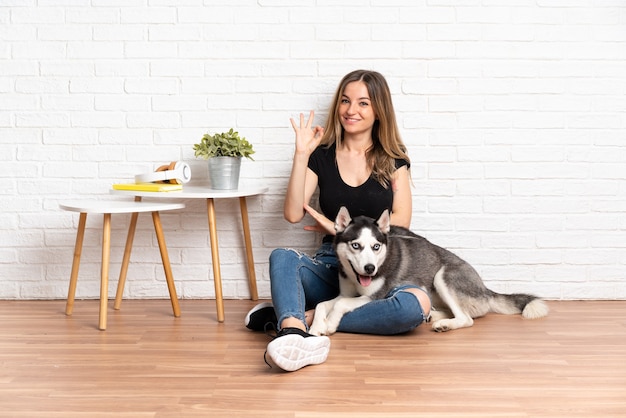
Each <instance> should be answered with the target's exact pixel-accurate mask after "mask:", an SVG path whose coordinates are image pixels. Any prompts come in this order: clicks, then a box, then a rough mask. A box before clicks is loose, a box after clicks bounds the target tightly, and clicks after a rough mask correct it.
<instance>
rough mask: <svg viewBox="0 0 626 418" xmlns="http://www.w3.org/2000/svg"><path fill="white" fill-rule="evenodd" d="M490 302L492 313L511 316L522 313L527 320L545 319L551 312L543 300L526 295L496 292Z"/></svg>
mask: <svg viewBox="0 0 626 418" xmlns="http://www.w3.org/2000/svg"><path fill="white" fill-rule="evenodd" d="M490 302H491V303H490V305H491V306H490V307H491V311H492V312H497V313H501V314H509V315H511V314H518V313H521V314H522V316H523V317H524V318H527V319H537V318H543V317H544V316H546V315H548V310H549V309H548V305H547V304H546V303H545V302H544V301H543V300H542V299H540V298H538V297H537V296H533V295H528V294H525V293H514V294H511V295H503V294H500V293H495V292H494V294H493V296H492V298H491V301H490Z"/></svg>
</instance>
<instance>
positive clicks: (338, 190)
mask: <svg viewBox="0 0 626 418" xmlns="http://www.w3.org/2000/svg"><path fill="white" fill-rule="evenodd" d="M403 166H407V168H409V167H410V164H409V162H408V161H406V160H402V159H396V169H398V168H400V167H403ZM309 168H310V169H311V170H313V172H314V173H315V174H317V179H318V186H319V202H320V209H321V211H322V213H323V214H324V215H325V216H326V217H327V218H328V219H330V220H331V221H334V220H335V218H336V217H337V213H339V208H341V207H342V206H345V207H347V208H348V211H349V212H350V216H351V217H353V218H354V217H356V216H359V215H365V216H369V217H370V218H374V219H378V217H379V216H380V215H381V214H382V213H383V211H384V210H385V209H389V211H390V212H391V208H392V206H393V190H392V189H391V186H389V187H387V188H384V187H383V186H382V185H381V184H380V183H379V182H378V181H376V180H375V179H374V177H373V176H370V178H369V179H367V181H366V182H365V183H363V184H361V185H360V186H357V187H352V186H349V185H347V184H346V183H344V181H343V180H342V179H341V175H340V174H339V167H337V162H336V146H335V145H334V144H333V145H332V146H331V147H329V148H326V146H325V145H324V146H319V147H317V149H316V150H315V151H313V153H312V154H311V156H310V157H309Z"/></svg>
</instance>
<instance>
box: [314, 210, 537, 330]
mask: <svg viewBox="0 0 626 418" xmlns="http://www.w3.org/2000/svg"><path fill="white" fill-rule="evenodd" d="M335 230H336V236H335V241H334V246H335V250H336V252H337V256H338V258H339V262H340V267H339V286H340V295H339V296H338V297H337V298H335V299H332V300H329V301H326V302H322V303H320V304H318V305H317V308H316V310H315V317H314V321H313V324H312V326H311V329H310V331H309V332H310V333H311V334H314V335H331V334H333V333H334V332H335V331H336V330H337V326H338V325H339V322H340V321H341V318H342V317H343V315H344V314H346V313H347V312H350V311H352V310H354V309H356V308H358V307H359V306H362V305H364V304H365V303H367V302H369V301H370V300H373V299H381V298H384V297H385V296H386V295H387V293H388V292H389V291H390V290H391V289H393V288H395V287H397V286H399V285H402V284H416V285H418V286H420V287H421V288H423V289H424V290H425V291H426V292H427V293H428V295H429V296H430V297H431V300H432V302H433V309H432V310H431V316H432V322H433V324H432V328H433V329H434V330H435V331H450V330H453V329H457V328H464V327H470V326H472V324H473V323H474V321H473V318H477V317H480V316H483V315H485V314H487V313H489V312H496V313H501V314H519V313H521V314H522V316H523V317H524V318H531V319H532V318H541V317H543V316H546V315H547V314H548V307H547V305H546V304H545V302H544V301H543V300H541V299H539V298H538V297H536V296H533V295H528V294H519V293H518V294H511V295H505V294H500V293H496V292H493V291H491V290H489V289H488V288H487V287H486V286H485V285H484V283H483V281H482V279H481V278H480V276H479V275H478V273H477V272H476V270H474V268H473V267H472V266H471V265H469V264H468V263H467V262H465V261H463V260H462V259H461V258H459V257H458V256H456V255H455V254H453V253H452V252H450V251H448V250H446V249H444V248H441V247H438V246H437V245H434V244H432V243H430V242H429V241H428V240H426V239H425V238H423V237H421V236H419V235H417V234H414V233H413V232H411V231H410V230H408V229H406V228H402V227H398V226H392V225H391V224H390V216H389V212H388V211H387V210H385V212H383V214H382V215H381V216H380V218H379V219H378V220H377V221H376V220H374V219H372V218H369V217H366V216H358V217H356V218H354V219H351V218H350V214H349V213H348V210H347V209H346V208H345V207H342V208H341V209H340V211H339V214H338V215H337V218H336V220H335Z"/></svg>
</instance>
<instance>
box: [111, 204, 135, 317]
mask: <svg viewBox="0 0 626 418" xmlns="http://www.w3.org/2000/svg"><path fill="white" fill-rule="evenodd" d="M138 217H139V213H137V212H134V213H133V214H132V215H131V216H130V225H128V236H127V237H126V247H125V248H124V257H123V258H122V267H121V268H120V278H119V280H118V282H117V292H115V304H113V309H120V307H121V305H122V296H123V295H124V286H125V285H126V273H128V264H129V263H130V252H131V250H132V249H133V240H134V238H135V230H136V229H137V218H138Z"/></svg>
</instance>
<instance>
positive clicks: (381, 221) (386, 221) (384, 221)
mask: <svg viewBox="0 0 626 418" xmlns="http://www.w3.org/2000/svg"><path fill="white" fill-rule="evenodd" d="M376 224H377V225H378V227H379V228H380V230H381V231H382V233H383V234H388V233H389V229H391V217H390V216H389V210H387V209H385V210H384V211H383V213H382V215H380V218H378V220H377V221H376Z"/></svg>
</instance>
